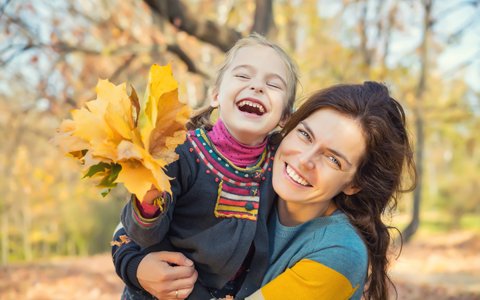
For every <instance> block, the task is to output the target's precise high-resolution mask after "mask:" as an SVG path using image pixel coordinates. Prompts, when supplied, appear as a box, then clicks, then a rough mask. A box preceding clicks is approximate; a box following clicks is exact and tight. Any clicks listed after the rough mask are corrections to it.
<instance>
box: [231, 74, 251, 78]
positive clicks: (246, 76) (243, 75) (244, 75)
mask: <svg viewBox="0 0 480 300" xmlns="http://www.w3.org/2000/svg"><path fill="white" fill-rule="evenodd" d="M234 77H236V78H241V79H250V76H248V75H247V74H244V73H240V74H235V75H234Z"/></svg>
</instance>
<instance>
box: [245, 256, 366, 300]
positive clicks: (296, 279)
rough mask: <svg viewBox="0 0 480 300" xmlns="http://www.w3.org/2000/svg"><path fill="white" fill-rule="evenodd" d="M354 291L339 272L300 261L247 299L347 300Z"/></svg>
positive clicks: (311, 262)
mask: <svg viewBox="0 0 480 300" xmlns="http://www.w3.org/2000/svg"><path fill="white" fill-rule="evenodd" d="M357 288H359V286H352V284H351V282H350V281H349V280H348V279H347V277H345V276H344V275H343V274H341V273H339V272H338V271H336V270H334V269H332V268H330V267H327V266H325V265H323V264H321V263H319V262H316V261H314V260H310V259H302V260H300V261H299V262H297V263H296V264H295V265H294V266H293V267H292V268H289V269H287V270H285V272H283V273H282V274H280V275H279V276H277V277H276V278H275V279H273V280H272V281H270V282H269V283H267V284H266V285H265V286H263V287H262V288H261V289H260V290H258V291H257V292H256V293H254V294H253V295H251V296H250V297H247V298H246V299H248V300H273V299H284V300H295V299H350V297H352V295H353V294H354V293H355V291H356V289H357Z"/></svg>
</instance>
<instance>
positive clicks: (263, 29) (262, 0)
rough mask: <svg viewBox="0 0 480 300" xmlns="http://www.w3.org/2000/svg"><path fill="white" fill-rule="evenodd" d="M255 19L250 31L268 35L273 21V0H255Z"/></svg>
mask: <svg viewBox="0 0 480 300" xmlns="http://www.w3.org/2000/svg"><path fill="white" fill-rule="evenodd" d="M255 4H256V6H255V19H254V23H253V28H252V32H256V33H259V34H262V35H265V36H266V35H268V32H269V31H270V29H271V28H272V27H273V26H274V23H273V0H256V1H255Z"/></svg>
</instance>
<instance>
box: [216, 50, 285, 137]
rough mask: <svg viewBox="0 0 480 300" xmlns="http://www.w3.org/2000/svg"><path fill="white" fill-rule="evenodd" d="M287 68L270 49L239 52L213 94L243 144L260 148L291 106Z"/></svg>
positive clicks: (224, 118) (232, 131)
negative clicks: (286, 109)
mask: <svg viewBox="0 0 480 300" xmlns="http://www.w3.org/2000/svg"><path fill="white" fill-rule="evenodd" d="M286 78H287V67H286V66H285V63H284V62H283V61H282V59H281V58H280V56H279V55H278V54H277V53H276V52H275V50H273V49H272V48H270V47H267V46H262V45H254V46H246V47H243V48H240V49H238V51H237V53H236V54H235V57H234V58H233V60H232V62H231V63H230V65H229V66H228V68H227V69H226V71H225V73H224V75H223V78H222V80H221V83H220V86H219V87H217V89H216V91H215V92H214V95H213V100H212V106H219V117H220V118H221V119H222V121H223V122H224V124H225V126H226V127H227V129H228V131H229V132H230V134H231V135H232V136H233V137H234V138H236V139H237V140H238V141H239V142H240V143H242V144H246V145H257V144H259V143H261V142H262V141H263V140H264V139H265V137H266V136H267V135H268V134H269V133H270V132H271V131H272V130H273V129H274V128H275V127H276V126H277V125H278V123H279V122H280V120H281V117H282V114H283V111H284V108H285V106H286V105H287V97H288V96H287V95H288V92H287V82H286V80H287V79H286Z"/></svg>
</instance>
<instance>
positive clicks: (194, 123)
mask: <svg viewBox="0 0 480 300" xmlns="http://www.w3.org/2000/svg"><path fill="white" fill-rule="evenodd" d="M257 45H260V46H265V47H270V48H272V49H273V50H275V52H276V53H277V54H278V56H279V57H280V59H281V60H282V61H283V62H284V63H285V66H286V68H287V78H286V79H287V104H286V105H285V109H284V111H283V114H282V120H286V119H287V118H288V117H289V116H290V115H291V113H292V111H293V103H294V102H295V95H296V94H297V84H298V70H297V66H296V65H295V63H294V62H293V60H292V59H291V58H290V56H289V55H288V54H287V53H286V52H285V51H284V50H283V49H282V48H280V46H278V45H277V44H275V43H272V42H270V41H269V40H267V39H266V38H265V37H263V36H262V35H260V34H258V33H252V34H250V35H249V36H248V37H245V38H242V39H240V40H238V41H237V42H236V43H235V45H234V46H233V47H232V48H230V50H228V52H227V53H226V55H225V60H224V61H223V63H222V65H221V66H220V68H219V70H218V73H217V78H216V80H215V85H214V89H218V88H219V87H220V84H221V83H222V80H223V76H224V75H225V72H226V70H227V69H228V67H230V64H231V63H232V61H233V59H234V58H235V56H236V54H237V52H238V50H239V49H241V48H244V47H249V46H257ZM214 110H215V108H214V107H211V106H208V107H206V108H204V109H202V110H200V111H199V112H198V113H197V114H196V115H194V116H193V117H192V118H191V119H190V121H189V122H188V124H187V128H188V129H190V130H191V129H195V128H198V127H204V128H206V129H207V130H209V129H211V127H212V126H213V124H212V121H211V119H210V117H211V114H212V112H213V111H214Z"/></svg>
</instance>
